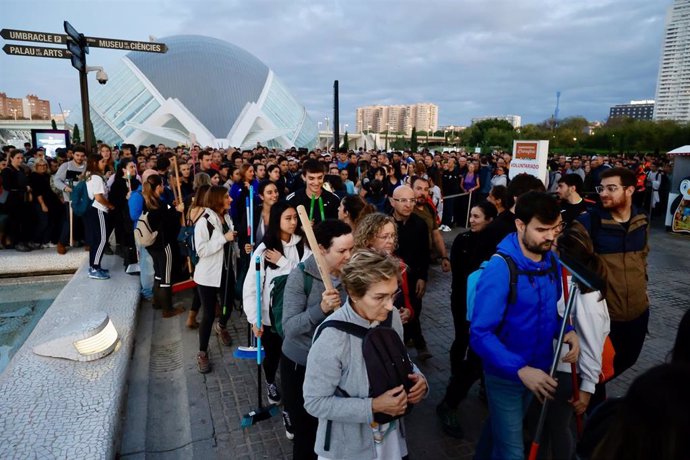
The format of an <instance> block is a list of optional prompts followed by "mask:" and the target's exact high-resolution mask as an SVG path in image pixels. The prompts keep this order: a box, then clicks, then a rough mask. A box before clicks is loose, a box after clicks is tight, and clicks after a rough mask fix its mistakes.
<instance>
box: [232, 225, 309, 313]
mask: <svg viewBox="0 0 690 460" xmlns="http://www.w3.org/2000/svg"><path fill="white" fill-rule="evenodd" d="M301 239H302V237H300V236H297V235H292V236H291V237H290V241H288V242H287V243H286V242H285V241H283V257H281V258H280V260H278V263H277V264H276V265H278V268H277V269H275V270H274V269H272V268H267V267H266V266H265V265H264V262H265V261H264V251H265V250H266V246H264V244H263V243H261V244H260V245H259V246H258V247H257V248H256V250H255V251H254V253H253V254H252V256H251V259H250V263H249V271H247V277H246V278H245V279H244V286H243V287H242V304H243V308H244V313H245V314H246V315H247V321H248V322H249V324H256V257H257V256H259V257H260V263H261V270H260V274H261V324H263V325H265V326H270V325H271V317H270V315H269V307H270V303H271V289H272V288H273V286H272V284H271V281H272V280H273V279H274V278H276V277H277V276H280V275H288V274H290V272H291V271H292V270H293V269H294V268H295V267H297V264H299V263H300V262H302V261H304V260H306V259H307V258H308V257H309V256H310V255H311V251H310V250H309V248H308V247H307V245H306V244H305V245H304V254H302V258H301V259H300V257H299V251H298V250H297V243H298V242H299V241H300V240H301Z"/></svg>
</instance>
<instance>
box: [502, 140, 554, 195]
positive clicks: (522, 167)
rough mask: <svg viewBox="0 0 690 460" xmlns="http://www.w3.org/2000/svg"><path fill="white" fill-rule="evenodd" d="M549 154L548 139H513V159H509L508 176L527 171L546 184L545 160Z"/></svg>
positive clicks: (512, 176)
mask: <svg viewBox="0 0 690 460" xmlns="http://www.w3.org/2000/svg"><path fill="white" fill-rule="evenodd" d="M548 155H549V141H513V159H512V160H511V161H510V169H509V172H508V177H509V178H510V179H513V178H514V177H515V176H517V175H518V174H523V173H527V174H530V175H532V176H534V177H536V178H538V179H539V180H541V181H542V182H543V183H544V185H546V178H547V170H546V162H547V160H548Z"/></svg>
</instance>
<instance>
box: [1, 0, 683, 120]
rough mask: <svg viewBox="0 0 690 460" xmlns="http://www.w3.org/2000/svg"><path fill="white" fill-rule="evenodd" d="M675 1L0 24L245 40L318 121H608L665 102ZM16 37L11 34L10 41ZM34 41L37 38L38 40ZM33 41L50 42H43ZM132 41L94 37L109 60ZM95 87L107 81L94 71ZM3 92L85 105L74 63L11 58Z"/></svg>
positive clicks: (27, 0)
mask: <svg viewBox="0 0 690 460" xmlns="http://www.w3.org/2000/svg"><path fill="white" fill-rule="evenodd" d="M671 4H672V0H611V1H607V0H596V1H594V0H576V1H570V2H569V1H563V0H540V1H537V0H521V1H515V0H474V1H466V0H455V1H451V0H448V1H440V0H427V1H413V0H397V1H389V0H387V1H375V0H346V1H340V0H331V1H319V0H290V1H286V0H261V1H257V0H222V1H216V2H208V1H196V0H137V1H122V0H118V1H105V0H88V1H74V0H73V1H66V0H50V1H49V0H45V1H43V2H39V1H32V0H3V1H2V5H3V7H2V14H1V15H0V26H1V27H2V28H10V29H22V30H31V31H41V32H54V33H63V29H62V21H63V20H65V19H67V20H68V21H70V22H71V23H72V25H74V26H75V27H76V28H77V30H79V31H80V32H82V33H84V34H85V35H87V36H96V37H109V38H121V39H129V40H141V41H147V40H148V38H149V36H150V35H151V36H154V37H157V38H158V39H161V38H162V37H165V36H169V35H176V34H199V35H208V36H211V37H216V38H220V39H223V40H227V41H229V42H231V43H234V44H236V45H238V46H240V47H242V48H244V49H246V50H247V51H249V52H250V53H252V54H254V55H255V56H257V57H258V58H259V59H261V60H262V61H263V62H265V63H266V64H267V65H268V66H269V67H271V68H272V69H273V70H274V71H275V72H276V74H277V75H278V76H279V77H280V78H281V80H283V82H285V84H286V85H287V86H288V88H290V90H291V91H292V92H293V94H294V95H295V96H296V98H297V99H298V100H299V101H300V102H302V103H303V104H304V105H305V106H306V107H307V110H308V111H309V113H310V114H311V115H312V117H313V118H314V119H315V120H316V121H323V119H324V117H326V116H328V117H332V88H333V80H335V79H338V80H339V81H340V102H341V110H340V114H341V115H340V116H341V122H342V123H349V124H350V126H351V128H350V130H352V127H354V111H355V108H356V107H358V106H363V105H371V104H410V103H415V102H432V103H435V104H437V105H438V106H439V124H440V125H449V124H458V125H467V124H469V123H470V119H471V118H472V117H475V116H483V115H500V114H515V115H521V116H522V120H523V123H533V122H540V121H542V120H544V119H546V118H548V117H550V116H551V114H552V113H553V111H554V108H555V104H556V91H561V103H560V114H561V117H568V116H574V115H583V116H585V117H587V118H588V119H590V120H605V119H606V117H607V116H608V111H609V107H610V106H611V105H613V104H617V103H626V102H628V101H629V100H631V99H653V98H654V91H655V85H656V77H657V70H658V63H659V56H660V52H661V45H662V41H663V34H664V23H665V16H666V11H667V9H668V7H669V6H671ZM2 42H3V45H4V44H6V43H15V44H16V43H18V42H8V41H6V40H2ZM25 44H30V43H25ZM33 45H38V46H41V45H40V44H38V43H33ZM125 54H126V52H125V51H115V50H104V49H97V48H92V49H91V53H90V55H89V65H101V66H103V67H105V68H106V71H107V68H108V66H112V65H113V63H114V62H116V61H117V60H118V59H120V58H121V57H122V56H124V55H125ZM89 84H90V85H95V84H97V83H96V82H95V79H93V77H90V81H89ZM0 91H4V92H6V93H7V95H8V96H11V97H23V96H25V95H26V94H28V93H34V94H36V95H38V96H39V97H41V98H43V99H48V100H50V102H51V109H52V111H53V113H56V112H58V111H59V109H58V103H61V104H62V107H63V109H65V110H67V109H71V110H73V111H78V110H79V80H78V77H77V73H76V71H75V70H74V69H72V67H71V66H70V64H69V61H68V60H61V59H48V58H33V57H19V56H7V55H5V54H4V53H2V54H1V55H0Z"/></svg>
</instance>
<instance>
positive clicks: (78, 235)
mask: <svg viewBox="0 0 690 460" xmlns="http://www.w3.org/2000/svg"><path fill="white" fill-rule="evenodd" d="M62 206H63V207H64V215H63V217H62V221H61V222H62V231H61V232H60V243H62V244H64V245H65V246H69V215H70V204H69V202H65V203H64V204H63V205H62ZM72 238H73V239H74V241H75V243H76V242H77V241H84V220H82V218H81V217H79V216H77V215H75V214H74V213H72Z"/></svg>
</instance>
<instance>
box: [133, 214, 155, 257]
mask: <svg viewBox="0 0 690 460" xmlns="http://www.w3.org/2000/svg"><path fill="white" fill-rule="evenodd" d="M157 236H158V231H157V230H156V231H155V232H154V231H153V229H152V228H151V225H149V213H148V211H144V212H142V213H141V216H140V217H139V220H137V226H136V228H135V229H134V241H136V242H137V244H138V245H140V246H143V247H145V248H147V247H149V246H151V245H152V244H153V243H154V242H155V241H156V237H157Z"/></svg>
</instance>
